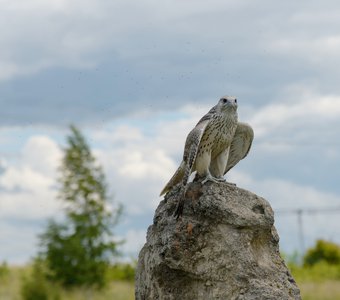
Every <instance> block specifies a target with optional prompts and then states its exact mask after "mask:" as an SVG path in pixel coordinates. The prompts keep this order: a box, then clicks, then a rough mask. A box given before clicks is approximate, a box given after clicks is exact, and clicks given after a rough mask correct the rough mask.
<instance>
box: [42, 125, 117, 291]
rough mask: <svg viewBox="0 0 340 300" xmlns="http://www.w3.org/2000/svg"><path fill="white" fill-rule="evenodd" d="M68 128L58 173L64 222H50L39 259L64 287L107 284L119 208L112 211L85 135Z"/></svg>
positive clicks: (73, 128)
mask: <svg viewBox="0 0 340 300" xmlns="http://www.w3.org/2000/svg"><path fill="white" fill-rule="evenodd" d="M70 129H71V134H70V135H69V136H68V137H67V146H66V148H65V149H63V151H64V157H63V160H62V164H61V167H60V170H59V171H60V178H59V184H60V191H59V198H60V200H62V201H63V202H64V203H65V220H64V221H63V222H59V223H58V222H56V221H54V220H51V221H50V222H49V224H48V227H47V230H46V231H45V233H44V234H42V235H41V246H42V251H41V255H42V257H43V258H44V259H45V260H46V263H47V265H48V267H49V269H50V271H51V274H50V278H51V279H52V280H55V281H58V282H61V283H62V284H63V285H65V286H77V285H88V286H92V285H95V286H103V285H104V284H105V278H106V272H107V270H108V267H109V262H110V259H111V258H112V256H114V255H116V254H117V251H116V247H117V242H114V241H113V233H112V227H113V225H115V224H116V223H117V221H118V217H119V215H120V210H121V207H120V206H119V207H118V208H116V209H115V210H114V211H113V212H110V211H109V209H108V207H109V203H108V200H109V197H108V189H107V185H106V183H105V176H104V173H103V170H102V168H101V167H100V166H99V165H98V164H97V162H96V160H95V158H94V156H93V155H92V154H91V151H90V148H89V146H88V144H87V142H86V141H85V138H84V137H83V135H82V134H81V132H80V131H79V130H78V129H77V128H76V127H74V126H71V127H70Z"/></svg>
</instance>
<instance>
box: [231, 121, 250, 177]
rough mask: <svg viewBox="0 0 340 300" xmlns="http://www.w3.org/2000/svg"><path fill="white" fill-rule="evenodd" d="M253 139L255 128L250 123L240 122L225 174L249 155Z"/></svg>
mask: <svg viewBox="0 0 340 300" xmlns="http://www.w3.org/2000/svg"><path fill="white" fill-rule="evenodd" d="M253 139H254V131H253V129H252V128H251V127H250V126H249V125H248V124H246V123H242V122H239V123H238V124H237V128H236V131H235V134H234V138H233V140H232V142H231V146H230V151H229V158H228V163H227V166H226V169H225V172H224V174H226V173H227V172H228V171H229V170H230V169H231V168H233V167H234V166H235V165H236V164H237V163H238V162H239V161H240V160H241V159H243V158H245V157H246V156H247V154H248V153H249V150H250V147H251V144H252V142H253Z"/></svg>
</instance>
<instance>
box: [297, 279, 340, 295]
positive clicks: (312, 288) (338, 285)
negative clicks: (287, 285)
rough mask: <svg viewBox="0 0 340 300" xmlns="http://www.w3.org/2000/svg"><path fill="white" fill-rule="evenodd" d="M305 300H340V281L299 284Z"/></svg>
mask: <svg viewBox="0 0 340 300" xmlns="http://www.w3.org/2000/svg"><path fill="white" fill-rule="evenodd" d="M298 286H299V288H300V290H301V296H302V299H303V300H340V281H335V280H327V281H323V282H301V283H299V282H298Z"/></svg>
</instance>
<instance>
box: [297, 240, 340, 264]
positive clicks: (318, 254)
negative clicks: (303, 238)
mask: <svg viewBox="0 0 340 300" xmlns="http://www.w3.org/2000/svg"><path fill="white" fill-rule="evenodd" d="M322 261H324V262H326V263H328V264H331V265H339V264H340V247H339V245H337V244H335V243H332V242H327V241H324V240H318V241H317V242H316V245H315V247H313V248H310V249H308V250H307V253H306V254H305V256H304V258H303V263H304V265H305V266H313V265H315V264H316V263H319V262H322Z"/></svg>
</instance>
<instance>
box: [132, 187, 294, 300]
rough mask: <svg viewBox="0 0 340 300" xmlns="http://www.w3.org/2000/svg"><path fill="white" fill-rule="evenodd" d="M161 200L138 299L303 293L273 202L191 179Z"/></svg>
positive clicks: (278, 299) (141, 262) (281, 297)
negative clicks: (178, 213) (282, 248)
mask: <svg viewBox="0 0 340 300" xmlns="http://www.w3.org/2000/svg"><path fill="white" fill-rule="evenodd" d="M177 193H178V188H175V189H173V190H172V191H171V192H170V193H168V194H167V195H166V197H165V199H164V200H163V201H161V202H160V204H159V206H158V208H157V210H156V213H155V216H154V220H153V225H151V226H150V227H149V229H148V233H147V242H146V244H145V245H144V247H143V249H142V250H141V252H140V254H139V259H138V266H137V271H136V292H135V293H136V300H148V299H159V300H163V299H165V300H168V299H169V300H170V299H174V300H177V299H181V300H185V299H190V300H194V299H195V300H196V299H197V300H199V299H204V300H206V299H208V300H209V299H233V300H234V299H235V300H236V299H237V300H241V299H242V300H250V299H261V300H265V299H275V300H285V299H301V297H300V291H299V288H298V287H297V285H296V283H295V281H294V279H293V277H292V276H291V274H290V272H289V271H288V269H287V267H286V265H285V263H284V261H283V260H282V258H281V256H280V253H279V245H278V243H279V236H278V234H277V232H276V229H275V227H274V226H273V224H274V213H273V210H272V208H271V207H270V205H269V203H268V202H267V201H266V200H265V199H263V198H261V197H258V196H257V195H255V194H253V193H251V192H248V191H246V190H244V189H240V188H238V187H236V186H233V185H231V184H228V183H219V184H215V183H210V182H209V183H206V184H205V185H203V186H202V185H201V183H199V182H194V183H191V184H189V186H188V190H187V194H186V198H187V199H186V202H185V206H184V212H183V216H182V217H181V218H180V219H179V220H176V219H175V218H174V217H173V213H174V211H175V208H176V204H177V198H176V195H177Z"/></svg>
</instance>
